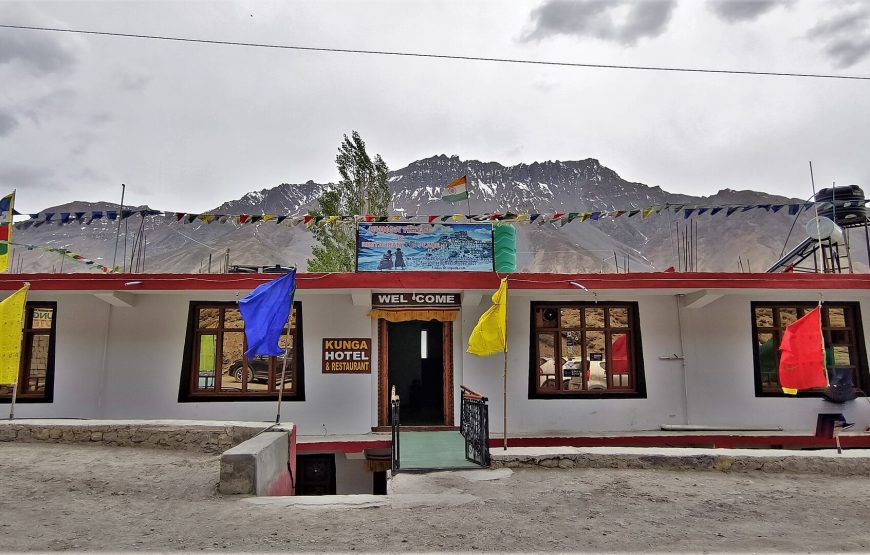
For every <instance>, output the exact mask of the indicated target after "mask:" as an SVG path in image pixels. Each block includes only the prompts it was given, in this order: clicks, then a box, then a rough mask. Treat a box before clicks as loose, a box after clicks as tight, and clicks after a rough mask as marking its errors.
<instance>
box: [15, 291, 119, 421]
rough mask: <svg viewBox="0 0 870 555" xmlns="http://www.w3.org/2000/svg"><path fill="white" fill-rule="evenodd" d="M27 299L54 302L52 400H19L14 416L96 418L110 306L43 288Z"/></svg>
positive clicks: (90, 296)
mask: <svg viewBox="0 0 870 555" xmlns="http://www.w3.org/2000/svg"><path fill="white" fill-rule="evenodd" d="M27 299H28V300H29V301H52V302H57V322H56V326H57V327H56V330H57V332H56V339H55V357H54V368H55V371H54V401H53V402H51V403H41V402H40V403H29V402H28V403H18V404H16V405H15V416H16V418H99V417H100V415H101V406H100V402H101V395H100V392H101V391H102V368H103V353H104V347H105V339H106V325H107V321H108V315H109V305H108V304H106V303H105V302H103V301H101V300H99V299H97V298H96V297H94V296H93V295H77V294H60V295H57V294H51V293H47V292H43V291H37V292H31V293H28V295H27ZM3 406H8V405H3Z"/></svg>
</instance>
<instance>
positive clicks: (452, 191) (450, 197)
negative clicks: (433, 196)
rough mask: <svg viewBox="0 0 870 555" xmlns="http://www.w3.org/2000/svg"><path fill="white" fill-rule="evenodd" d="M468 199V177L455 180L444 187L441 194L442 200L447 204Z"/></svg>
mask: <svg viewBox="0 0 870 555" xmlns="http://www.w3.org/2000/svg"><path fill="white" fill-rule="evenodd" d="M467 198H468V176H465V175H463V176H462V177H460V178H458V179H454V180H453V181H451V182H450V183H448V184H447V186H446V187H444V190H443V191H442V192H441V200H443V201H445V202H457V201H460V200H466V199H467Z"/></svg>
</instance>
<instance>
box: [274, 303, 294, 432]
mask: <svg viewBox="0 0 870 555" xmlns="http://www.w3.org/2000/svg"><path fill="white" fill-rule="evenodd" d="M290 314H291V315H292V314H293V301H292V300H291V301H290ZM284 337H285V338H286V339H288V340H289V339H290V318H289V317H288V318H287V334H286V335H285V336H284ZM289 356H290V343H289V342H288V343H287V347H284V362H283V363H282V364H281V384H280V386H279V388H278V412H277V414H276V416H275V424H280V423H281V400H282V399H283V397H284V376H285V375H286V373H287V358H288V357H289Z"/></svg>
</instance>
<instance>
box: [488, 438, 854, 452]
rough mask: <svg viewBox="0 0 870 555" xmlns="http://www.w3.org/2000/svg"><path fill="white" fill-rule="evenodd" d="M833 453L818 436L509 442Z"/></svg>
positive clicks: (493, 443) (846, 443)
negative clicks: (794, 449)
mask: <svg viewBox="0 0 870 555" xmlns="http://www.w3.org/2000/svg"><path fill="white" fill-rule="evenodd" d="M840 444H841V445H842V446H843V447H852V448H867V447H870V436H840ZM489 446H490V448H493V449H498V448H501V447H502V440H501V438H490V440H489ZM774 446H775V447H780V446H781V447H796V448H804V449H808V448H818V449H833V448H835V447H836V445H835V443H834V440H833V439H828V438H819V437H815V436H741V435H681V436H676V435H659V436H621V437H518V438H511V437H509V438H508V447H712V448H720V449H740V448H744V447H745V448H750V449H758V448H764V447H774Z"/></svg>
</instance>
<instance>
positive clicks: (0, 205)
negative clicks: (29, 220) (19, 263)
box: [0, 193, 15, 272]
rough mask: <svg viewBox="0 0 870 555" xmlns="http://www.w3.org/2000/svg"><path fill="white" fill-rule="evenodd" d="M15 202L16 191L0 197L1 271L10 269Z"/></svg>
mask: <svg viewBox="0 0 870 555" xmlns="http://www.w3.org/2000/svg"><path fill="white" fill-rule="evenodd" d="M14 204H15V193H12V194H11V195H6V196H5V197H3V198H2V199H0V272H5V271H6V270H8V269H9V255H10V253H11V251H12V246H11V245H10V244H9V242H10V241H12V208H13V205H14Z"/></svg>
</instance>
